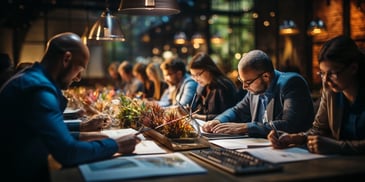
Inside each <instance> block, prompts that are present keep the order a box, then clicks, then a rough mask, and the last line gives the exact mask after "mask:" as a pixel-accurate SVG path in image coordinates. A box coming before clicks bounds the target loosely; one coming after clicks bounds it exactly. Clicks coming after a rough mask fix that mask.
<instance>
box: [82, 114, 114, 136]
mask: <svg viewBox="0 0 365 182" xmlns="http://www.w3.org/2000/svg"><path fill="white" fill-rule="evenodd" d="M111 123H112V120H111V118H110V117H109V116H108V115H106V114H96V115H93V116H92V117H91V118H90V119H88V120H85V121H82V122H81V123H80V131H82V132H87V131H101V130H102V129H104V128H108V127H110V125H111Z"/></svg>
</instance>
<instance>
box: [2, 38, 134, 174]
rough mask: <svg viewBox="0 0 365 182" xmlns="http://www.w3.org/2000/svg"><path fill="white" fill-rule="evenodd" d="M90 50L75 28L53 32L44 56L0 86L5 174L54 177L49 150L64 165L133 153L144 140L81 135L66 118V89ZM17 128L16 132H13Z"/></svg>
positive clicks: (85, 64) (84, 64)
mask: <svg viewBox="0 0 365 182" xmlns="http://www.w3.org/2000/svg"><path fill="white" fill-rule="evenodd" d="M89 57H90V52H89V49H88V47H87V46H86V45H85V44H83V42H82V40H81V38H80V37H79V36H78V35H77V34H75V33H70V32H66V33H61V34H57V35H55V36H54V37H52V38H51V39H50V40H49V41H48V43H47V47H46V52H45V54H44V56H43V57H42V60H41V61H40V62H37V63H34V64H33V65H32V66H31V67H29V68H28V69H26V70H24V71H22V73H21V74H18V75H15V76H14V77H12V79H11V81H9V82H7V83H6V84H5V85H4V86H3V87H2V89H0V111H1V121H2V124H3V127H4V128H7V129H5V130H4V131H2V132H1V137H2V138H8V137H9V136H14V137H12V138H11V139H6V140H4V141H3V143H2V145H3V146H4V150H3V151H2V152H3V153H2V162H3V164H4V165H5V166H6V168H5V169H3V173H4V176H3V177H4V178H6V179H9V178H11V179H12V180H14V181H50V180H51V179H50V174H49V163H48V162H49V156H52V158H53V159H55V160H56V161H57V162H58V163H60V164H61V166H62V167H63V168H67V167H74V166H78V165H80V164H85V163H89V162H94V161H98V160H104V159H110V158H111V157H113V156H114V155H115V154H117V153H122V154H131V153H132V152H133V151H134V149H135V146H136V145H137V143H138V142H139V141H140V139H139V138H138V137H136V136H135V135H134V134H129V135H125V136H122V137H119V138H116V139H112V138H102V139H99V140H91V141H80V139H82V138H81V135H80V136H75V135H71V133H70V131H69V130H68V128H67V127H66V125H65V123H64V119H63V112H64V110H65V108H66V106H67V99H66V98H65V97H64V95H63V93H62V90H66V89H68V88H69V86H70V85H71V84H72V83H73V82H79V81H80V80H81V73H82V72H83V71H84V70H85V69H86V67H87V65H88V63H89ZM14 130H16V135H14Z"/></svg>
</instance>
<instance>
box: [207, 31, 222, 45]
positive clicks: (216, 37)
mask: <svg viewBox="0 0 365 182" xmlns="http://www.w3.org/2000/svg"><path fill="white" fill-rule="evenodd" d="M210 42H211V43H212V44H214V45H221V44H223V42H224V39H223V37H222V36H221V35H220V34H219V33H215V34H214V35H213V36H212V37H211V38H210Z"/></svg>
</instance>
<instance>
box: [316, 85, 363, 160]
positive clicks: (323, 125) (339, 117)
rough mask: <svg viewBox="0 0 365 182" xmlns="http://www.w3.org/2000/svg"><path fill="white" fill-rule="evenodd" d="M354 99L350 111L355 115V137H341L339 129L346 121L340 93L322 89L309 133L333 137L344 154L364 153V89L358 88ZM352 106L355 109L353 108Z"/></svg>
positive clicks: (342, 98) (343, 99)
mask: <svg viewBox="0 0 365 182" xmlns="http://www.w3.org/2000/svg"><path fill="white" fill-rule="evenodd" d="M358 94H359V95H358V96H357V97H356V101H355V103H354V105H353V106H351V107H352V108H353V109H352V112H353V113H355V115H356V119H355V120H356V123H357V124H356V131H357V139H341V130H342V128H341V127H342V125H343V124H344V122H346V121H347V118H345V119H343V118H344V117H346V113H345V110H349V108H346V106H345V104H344V102H345V99H346V98H345V97H344V95H343V94H342V93H334V92H331V91H330V90H326V89H323V90H322V96H321V102H320V105H319V108H318V112H317V114H316V116H315V119H314V122H313V127H312V128H311V129H310V133H311V134H316V135H317V134H318V135H322V136H327V137H330V138H334V139H336V140H338V141H339V142H340V145H341V151H339V152H340V153H344V154H364V153H365V132H364V131H365V89H360V91H359V93H358ZM354 108H355V109H356V110H354Z"/></svg>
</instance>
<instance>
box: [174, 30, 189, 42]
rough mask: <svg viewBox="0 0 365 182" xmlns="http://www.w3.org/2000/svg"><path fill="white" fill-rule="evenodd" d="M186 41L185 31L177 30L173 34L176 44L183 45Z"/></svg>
mask: <svg viewBox="0 0 365 182" xmlns="http://www.w3.org/2000/svg"><path fill="white" fill-rule="evenodd" d="M186 41H187V37H186V34H185V32H178V33H177V34H175V36H174V42H175V44H177V45H184V44H185V43H186Z"/></svg>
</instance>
